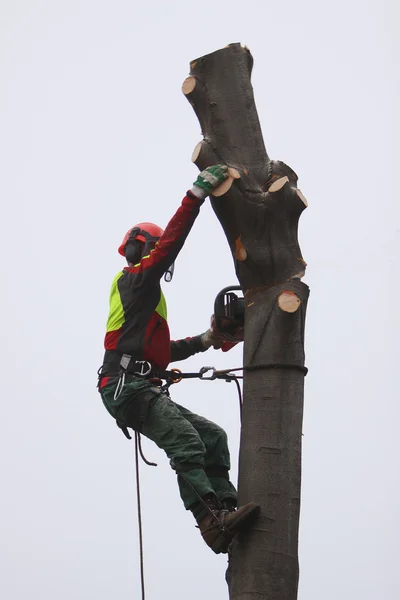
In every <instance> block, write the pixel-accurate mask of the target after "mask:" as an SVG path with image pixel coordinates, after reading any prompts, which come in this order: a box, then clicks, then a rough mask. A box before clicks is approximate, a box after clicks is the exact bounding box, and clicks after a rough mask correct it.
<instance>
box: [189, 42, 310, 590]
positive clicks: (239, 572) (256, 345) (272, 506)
mask: <svg viewBox="0 0 400 600" xmlns="http://www.w3.org/2000/svg"><path fill="white" fill-rule="evenodd" d="M252 65H253V59H252V56H251V54H250V52H249V50H248V49H247V48H243V47H241V45H240V44H231V45H229V46H227V47H226V48H224V49H222V50H218V51H217V52H213V53H212V54H209V55H207V56H203V57H202V58H199V59H197V60H194V61H192V62H191V65H190V66H191V71H190V76H189V77H188V78H187V79H186V80H185V82H184V84H183V87H182V90H183V92H184V94H185V95H186V97H187V98H188V100H189V102H190V103H191V104H192V106H193V108H194V110H195V112H196V115H197V117H198V119H199V122H200V125H201V128H202V133H203V140H202V141H201V142H200V143H199V144H197V146H196V148H195V150H194V152H193V157H192V159H193V161H194V162H195V163H196V165H197V166H198V167H199V169H204V168H205V167H207V166H210V165H212V164H216V163H224V164H227V165H228V166H229V167H232V168H234V169H236V170H237V171H238V172H239V174H240V179H238V180H236V181H234V182H233V184H232V187H230V189H229V190H228V191H227V192H226V194H225V195H223V196H221V197H218V198H216V197H214V198H212V199H211V202H212V206H213V209H214V211H215V213H216V215H217V217H218V219H219V221H220V223H221V225H222V227H223V229H224V232H225V235H226V237H227V240H228V243H229V245H230V248H231V252H232V256H233V259H234V263H235V269H236V274H237V276H238V279H239V282H240V284H241V286H242V289H243V292H244V295H245V300H246V315H245V341H244V407H243V423H242V432H241V444H240V457H239V503H240V504H243V503H245V502H249V501H255V502H257V503H259V504H260V505H261V515H260V518H259V520H258V521H257V523H256V524H255V526H254V528H253V529H252V531H251V532H250V533H247V534H245V535H242V536H238V537H237V538H236V539H235V542H234V544H233V545H232V546H233V548H232V553H231V558H230V565H229V568H228V571H227V581H228V585H229V595H230V599H231V600H255V599H256V598H257V600H295V599H296V598H297V585H298V527H299V509H300V480H301V431H302V419H303V389H304V375H305V372H306V370H305V368H304V323H305V314H306V306H307V299H308V287H307V286H306V285H305V284H304V283H302V282H301V277H302V276H303V275H304V272H305V266H306V263H305V262H304V260H303V258H302V256H301V251H300V247H299V244H298V239H297V226H298V220H299V217H300V214H301V213H302V211H303V210H304V208H305V207H306V205H307V203H306V200H305V198H304V196H303V195H302V193H301V192H300V190H298V189H297V175H296V173H294V171H292V169H290V168H289V167H288V166H287V165H285V164H284V163H282V162H280V161H272V160H270V159H269V158H268V155H267V152H266V149H265V146H264V142H263V138H262V133H261V128H260V124H259V120H258V116H257V110H256V107H255V103H254V97H253V90H252V86H251V83H250V75H251V69H252ZM225 284H226V282H225Z"/></svg>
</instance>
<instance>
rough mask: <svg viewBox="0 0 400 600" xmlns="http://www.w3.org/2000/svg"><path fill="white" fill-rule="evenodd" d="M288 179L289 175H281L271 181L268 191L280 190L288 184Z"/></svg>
mask: <svg viewBox="0 0 400 600" xmlns="http://www.w3.org/2000/svg"><path fill="white" fill-rule="evenodd" d="M288 181H289V177H288V176H287V175H285V177H280V178H279V179H277V180H276V181H274V182H273V183H271V185H270V186H269V188H268V191H269V192H277V191H278V190H281V189H282V188H283V186H284V185H286V184H287V182H288Z"/></svg>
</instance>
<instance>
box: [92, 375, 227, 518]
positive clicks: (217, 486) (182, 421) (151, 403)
mask: <svg viewBox="0 0 400 600" xmlns="http://www.w3.org/2000/svg"><path fill="white" fill-rule="evenodd" d="M116 387H117V379H110V380H109V382H108V384H107V385H106V386H105V387H104V388H101V389H100V394H101V397H102V400H103V403H104V405H105V407H106V408H107V410H108V412H109V413H110V414H111V415H112V416H113V417H114V418H115V419H116V420H117V421H118V422H119V423H120V424H122V425H125V426H126V427H131V428H132V429H135V430H136V431H140V432H141V433H143V435H145V436H146V437H147V438H149V439H150V440H152V441H153V442H155V443H156V444H157V446H158V447H159V448H162V449H163V450H164V451H165V453H166V454H167V456H168V458H169V459H170V464H171V467H172V468H173V469H174V470H175V471H176V473H177V476H178V485H179V491H180V495H181V498H182V500H183V503H184V505H185V508H186V509H188V510H191V511H192V513H193V515H194V517H195V518H196V520H197V521H200V520H201V519H202V518H203V516H205V514H206V510H205V509H204V506H203V505H202V504H201V502H200V500H199V497H204V496H207V495H208V494H215V495H216V496H217V498H218V500H220V501H223V500H227V499H230V500H233V501H234V502H236V497H237V494H236V489H235V487H234V486H233V484H232V483H231V481H230V480H229V469H230V456H229V448H228V439H227V435H226V433H225V431H224V430H223V429H222V428H221V427H219V426H218V425H216V424H215V423H213V422H212V421H208V420H207V419H205V418H204V417H201V416H199V415H196V414H194V413H192V412H190V410H188V409H187V408H184V407H183V406H180V405H179V404H176V403H175V402H173V401H172V400H171V398H170V397H169V396H168V395H167V394H166V393H164V392H163V391H162V390H161V388H159V387H156V386H154V385H153V384H151V383H150V382H149V381H147V380H145V379H142V378H140V377H128V378H127V380H126V381H125V385H124V386H123V388H122V391H121V393H120V394H119V395H118V396H117V395H116V394H115V391H116ZM114 396H116V399H114Z"/></svg>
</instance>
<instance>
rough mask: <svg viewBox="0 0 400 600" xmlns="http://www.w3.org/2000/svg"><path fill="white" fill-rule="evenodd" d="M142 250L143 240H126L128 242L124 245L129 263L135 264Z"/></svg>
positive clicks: (140, 256)
mask: <svg viewBox="0 0 400 600" xmlns="http://www.w3.org/2000/svg"><path fill="white" fill-rule="evenodd" d="M143 250H144V244H143V242H139V240H135V239H132V240H128V243H127V244H126V246H125V258H126V260H127V261H128V262H129V263H131V264H133V265H136V264H137V263H139V262H140V259H141V258H142V254H143Z"/></svg>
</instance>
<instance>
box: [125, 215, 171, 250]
mask: <svg viewBox="0 0 400 600" xmlns="http://www.w3.org/2000/svg"><path fill="white" fill-rule="evenodd" d="M135 229H136V230H137V233H134V230H135ZM163 233H164V230H163V229H161V227H159V226H158V225H155V224H154V223H138V224H137V225H135V226H134V227H131V228H130V229H129V231H128V232H127V233H126V234H125V237H124V239H123V240H122V244H121V245H120V247H119V248H118V252H119V253H120V255H121V256H125V246H126V244H127V243H128V241H133V240H139V241H140V242H144V243H146V242H148V241H152V240H151V238H153V239H154V240H158V239H160V237H161V236H162V234H163ZM131 234H133V235H131Z"/></svg>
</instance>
